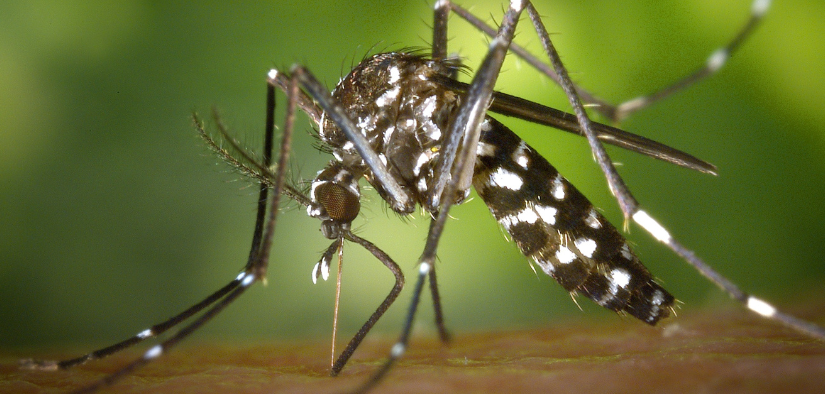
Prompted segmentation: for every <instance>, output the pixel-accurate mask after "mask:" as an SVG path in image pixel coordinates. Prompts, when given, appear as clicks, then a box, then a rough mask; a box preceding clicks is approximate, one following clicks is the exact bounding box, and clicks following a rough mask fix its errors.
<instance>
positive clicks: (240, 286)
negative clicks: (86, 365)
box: [77, 81, 297, 393]
mask: <svg viewBox="0 0 825 394" xmlns="http://www.w3.org/2000/svg"><path fill="white" fill-rule="evenodd" d="M296 89H297V85H295V82H294V81H293V83H292V84H291V89H290V92H292V91H294V90H296ZM295 97H297V96H294V95H293V96H290V100H289V102H288V105H287V115H286V121H285V126H284V133H283V139H282V142H281V151H280V156H279V163H278V171H277V177H276V179H275V180H274V183H275V186H274V188H273V196H272V199H271V200H270V206H269V215H268V217H265V216H266V215H265V211H266V209H267V205H266V200H267V194H268V192H267V190H266V189H267V187H266V185H262V186H261V195H260V197H262V199H261V200H260V201H259V205H258V209H259V213H258V216H257V221H256V226H255V230H254V232H255V233H254V235H253V240H254V241H253V244H252V248H251V250H250V256H251V257H250V258H249V261H248V262H247V265H246V269H245V270H244V272H242V273H241V274H240V275H238V277H237V278H236V279H235V280H234V281H233V282H232V283H230V286H233V288H232V289H231V290H229V291H228V293H227V294H226V296H225V297H223V298H220V297H218V298H217V299H216V300H215V301H217V302H216V303H215V305H214V306H212V307H211V308H210V309H208V310H207V311H206V312H204V313H203V314H201V315H200V316H198V317H197V318H196V319H195V320H193V321H192V322H191V323H189V324H188V325H187V326H185V327H183V328H181V329H180V330H179V331H178V332H176V333H175V334H174V335H173V336H171V337H170V338H168V339H167V340H165V341H163V342H162V343H160V344H158V345H155V346H153V347H152V348H150V349H149V350H148V351H146V353H144V354H143V356H142V357H141V358H139V359H137V360H135V361H133V362H131V363H129V364H127V365H126V366H124V367H122V368H121V369H119V370H118V371H116V372H114V373H112V374H110V375H108V376H106V377H105V378H103V379H101V380H99V381H97V382H95V383H94V384H92V385H90V386H87V387H84V388H82V389H80V390H78V391H77V393H90V392H94V391H96V390H98V389H100V388H102V387H106V386H110V385H111V384H113V383H114V382H116V381H117V380H119V379H120V378H121V377H123V376H126V375H128V374H129V373H131V372H132V371H134V370H136V369H137V368H140V367H142V366H143V365H146V364H148V363H149V362H151V361H152V360H154V359H155V358H157V357H160V356H161V355H163V354H164V353H166V352H167V351H169V349H171V348H172V347H174V346H175V345H176V344H178V343H179V342H180V341H182V340H183V339H185V338H186V337H188V336H189V335H191V334H192V333H194V332H195V331H196V330H197V329H199V328H200V327H202V326H203V325H204V324H206V323H207V322H208V321H209V320H211V319H212V318H213V317H215V316H216V315H217V314H218V313H220V312H221V311H223V309H224V308H226V307H227V306H228V305H229V304H231V303H232V302H233V301H234V300H235V299H237V298H238V297H239V296H240V295H241V294H243V292H244V291H246V289H247V288H248V287H249V286H251V285H252V284H253V283H255V282H256V281H258V280H263V275H265V273H266V267H267V264H268V257H269V253H268V251H269V248H270V246H271V243H272V237H273V234H274V230H275V224H276V219H277V215H278V211H279V210H278V204H279V200H280V195H281V189H282V187H283V183H284V178H285V173H286V170H285V169H286V160H287V159H288V155H289V149H290V145H291V135H292V128H293V122H294V118H295V105H296V101H297V100H296V99H295ZM274 111H275V87H274V86H273V85H271V84H270V85H267V122H266V137H265V139H266V140H267V141H265V150H266V153H265V156H264V164H265V165H267V166H268V165H269V163H270V162H271V150H272V146H273V142H272V139H273V135H274ZM261 210H263V211H264V214H261V212H260V211H261ZM262 231H263V232H262ZM236 282H237V283H236ZM222 290H223V289H222Z"/></svg>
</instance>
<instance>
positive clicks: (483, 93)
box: [356, 0, 524, 393]
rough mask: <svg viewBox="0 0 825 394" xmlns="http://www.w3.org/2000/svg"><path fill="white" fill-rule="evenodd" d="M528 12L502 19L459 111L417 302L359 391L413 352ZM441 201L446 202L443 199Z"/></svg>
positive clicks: (433, 193) (441, 169)
mask: <svg viewBox="0 0 825 394" xmlns="http://www.w3.org/2000/svg"><path fill="white" fill-rule="evenodd" d="M523 9H524V1H521V0H513V1H511V3H510V8H509V9H508V10H507V13H506V14H505V15H504V18H503V20H502V23H501V27H500V29H499V33H498V34H497V35H496V38H495V39H493V41H492V42H491V44H490V50H489V52H488V53H487V56H485V58H484V61H482V64H481V67H479V69H478V71H477V73H476V75H475V76H474V77H473V82H472V84H471V86H470V88H469V90H468V92H467V95H466V98H465V101H464V102H463V103H462V105H461V107H460V108H459V109H458V111H457V114H456V116H455V119H454V120H453V123H452V126H451V127H450V130H449V131H448V133H447V136H446V137H445V140H444V142H443V145H442V149H441V152H440V159H439V163H438V165H437V167H436V169H435V176H434V179H436V180H438V181H437V182H435V185H433V186H431V189H430V191H429V193H430V197H429V201H428V202H427V204H428V205H429V206H430V207H436V206H439V207H440V209H438V210H437V212H438V214H437V216H436V219H435V221H434V223H432V225H431V226H430V231H429V234H428V235H427V242H426V245H425V247H424V253H423V254H422V255H421V258H420V259H419V269H418V278H417V280H416V284H415V289H414V292H413V300H412V302H411V303H410V308H409V311H408V313H407V317H406V318H405V320H404V328H403V331H402V333H401V337H400V338H399V340H398V341H397V342H396V343H395V345H393V347H392V350H391V352H390V355H389V357H388V358H387V360H386V361H385V362H384V364H383V365H382V366H381V367H380V368H379V369H378V371H376V372H375V373H374V374H373V375H372V376H371V377H370V379H369V380H368V381H367V382H366V383H365V384H364V385H362V386H361V387H359V388H358V389H357V390H356V392H359V393H363V392H366V391H367V390H369V389H370V388H372V387H373V386H375V385H377V384H378V383H380V382H381V380H382V379H383V378H384V376H385V375H386V374H387V372H389V370H390V369H391V368H392V365H393V364H395V361H396V360H398V358H400V357H401V356H402V355H403V354H404V352H405V351H406V349H407V343H408V342H409V336H410V331H411V330H412V322H413V319H414V318H415V312H416V310H417V309H418V303H419V301H420V299H421V292H422V290H423V288H424V282H425V281H426V279H427V276H429V274H430V271H431V270H432V267H433V264H434V262H435V255H436V250H437V248H438V241H439V240H440V239H441V234H442V232H443V230H444V224H445V223H446V221H447V217H448V216H449V215H448V211H449V209H450V207H451V206H452V205H453V203H454V197H455V196H456V194H457V193H458V192H459V191H463V190H467V188H469V183H470V181H471V180H472V170H473V163H474V161H473V159H474V158H475V156H474V155H475V153H476V146H477V145H478V139H479V136H480V132H481V122H482V120H483V119H484V117H485V116H486V111H487V107H488V105H489V103H490V100H491V97H492V93H493V87H494V86H495V82H496V79H497V76H498V73H499V70H500V69H501V64H502V63H503V62H504V56H505V55H506V53H507V48H508V46H509V44H510V42H511V41H512V39H513V34H514V32H515V28H516V25H517V24H518V19H519V16H520V15H521V11H522V10H523ZM462 140H463V142H462ZM459 144H461V145H462V146H463V149H462V154H461V156H460V157H458V158H456V151H457V150H458V145H459ZM456 159H458V160H456ZM453 163H455V164H456V166H455V169H453ZM468 172H469V173H468ZM447 174H451V176H449V177H448V176H447ZM465 177H468V178H469V179H466V183H467V185H466V186H465V185H464V183H465ZM448 178H449V179H451V181H450V182H447V179H448ZM442 191H443V193H442ZM441 196H446V197H445V198H441ZM432 212H436V210H432Z"/></svg>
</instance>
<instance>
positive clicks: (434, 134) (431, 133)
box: [421, 119, 441, 141]
mask: <svg viewBox="0 0 825 394" xmlns="http://www.w3.org/2000/svg"><path fill="white" fill-rule="evenodd" d="M421 128H422V129H424V132H426V133H427V137H429V138H430V139H431V140H433V141H438V140H439V139H441V129H439V128H438V126H436V124H435V123H433V121H432V119H427V121H426V122H424V124H423V125H421Z"/></svg>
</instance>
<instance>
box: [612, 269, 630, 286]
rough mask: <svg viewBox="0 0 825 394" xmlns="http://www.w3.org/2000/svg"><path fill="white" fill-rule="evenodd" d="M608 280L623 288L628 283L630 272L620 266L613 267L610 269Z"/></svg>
mask: <svg viewBox="0 0 825 394" xmlns="http://www.w3.org/2000/svg"><path fill="white" fill-rule="evenodd" d="M610 280H611V281H612V282H613V283H612V284H611V286H612V285H616V286H618V287H621V288H623V289H626V288H627V285H629V284H630V274H629V273H628V272H627V271H625V270H624V269H621V268H614V269H613V270H612V271H610Z"/></svg>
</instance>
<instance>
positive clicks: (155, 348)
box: [143, 345, 163, 360]
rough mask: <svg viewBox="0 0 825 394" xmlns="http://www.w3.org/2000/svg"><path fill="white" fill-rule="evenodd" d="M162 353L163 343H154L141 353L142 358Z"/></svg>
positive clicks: (147, 358) (152, 357)
mask: <svg viewBox="0 0 825 394" xmlns="http://www.w3.org/2000/svg"><path fill="white" fill-rule="evenodd" d="M161 354H163V345H155V346H153V347H152V348H150V349H149V350H147V351H146V353H144V354H143V359H144V360H151V359H154V358H157V357H158V356H160V355H161Z"/></svg>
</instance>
